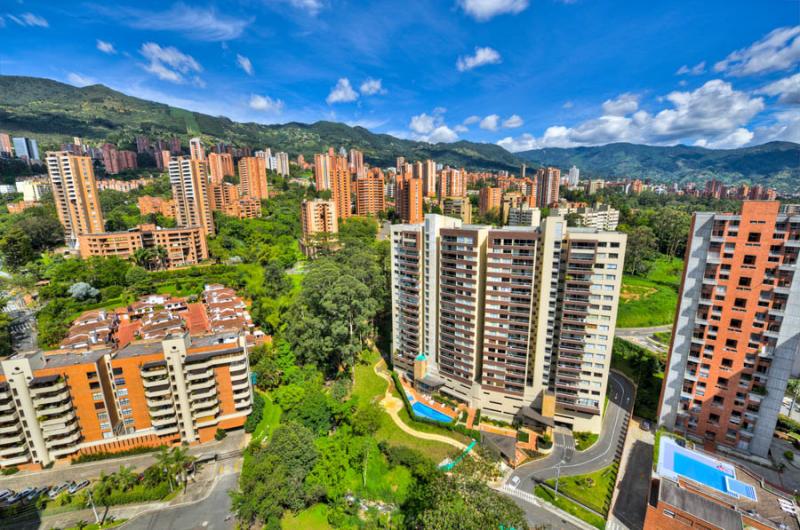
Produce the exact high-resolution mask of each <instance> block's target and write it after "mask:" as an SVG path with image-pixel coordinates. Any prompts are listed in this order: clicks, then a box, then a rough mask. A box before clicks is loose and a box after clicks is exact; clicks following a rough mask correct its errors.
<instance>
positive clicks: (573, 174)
mask: <svg viewBox="0 0 800 530" xmlns="http://www.w3.org/2000/svg"><path fill="white" fill-rule="evenodd" d="M580 180H581V170H580V169H578V168H577V167H576V166H572V167H571V168H569V176H568V177H567V184H568V185H569V187H570V188H574V187H576V186H577V185H578V182H580Z"/></svg>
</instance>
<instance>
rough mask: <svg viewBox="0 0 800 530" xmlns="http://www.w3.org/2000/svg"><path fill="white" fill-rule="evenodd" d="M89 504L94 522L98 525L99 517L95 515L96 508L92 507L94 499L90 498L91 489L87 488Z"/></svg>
mask: <svg viewBox="0 0 800 530" xmlns="http://www.w3.org/2000/svg"><path fill="white" fill-rule="evenodd" d="M89 504H90V505H91V506H92V513H93V514H94V522H95V523H97V526H100V517H99V516H98V515H97V509H96V508H95V507H94V499H93V498H92V490H89Z"/></svg>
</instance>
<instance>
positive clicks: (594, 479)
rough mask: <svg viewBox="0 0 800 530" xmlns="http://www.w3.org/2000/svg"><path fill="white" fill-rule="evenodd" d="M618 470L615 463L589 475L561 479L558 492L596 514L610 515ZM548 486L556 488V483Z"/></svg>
mask: <svg viewBox="0 0 800 530" xmlns="http://www.w3.org/2000/svg"><path fill="white" fill-rule="evenodd" d="M617 469H618V464H617V463H614V464H611V465H610V466H609V467H606V468H603V469H601V470H599V471H595V472H594V473H589V474H588V475H575V476H573V477H561V479H560V480H559V481H558V491H559V492H562V493H564V495H566V496H568V497H572V498H573V499H575V500H577V501H579V502H581V503H583V504H584V505H585V506H588V507H589V508H591V509H593V510H594V511H596V512H600V513H608V509H609V504H610V503H611V494H612V493H613V492H614V484H615V483H616V481H617ZM547 485H548V486H550V487H553V488H554V487H555V485H556V481H555V480H553V479H550V480H548V481H547Z"/></svg>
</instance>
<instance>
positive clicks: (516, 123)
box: [503, 114, 525, 129]
mask: <svg viewBox="0 0 800 530" xmlns="http://www.w3.org/2000/svg"><path fill="white" fill-rule="evenodd" d="M523 123H525V122H524V121H523V120H522V118H521V117H520V116H518V115H516V114H512V115H511V116H509V117H508V118H506V119H505V120H504V121H503V128H504V129H516V128H517V127H522V124H523Z"/></svg>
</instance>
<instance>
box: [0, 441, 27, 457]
mask: <svg viewBox="0 0 800 530" xmlns="http://www.w3.org/2000/svg"><path fill="white" fill-rule="evenodd" d="M21 454H26V455H27V454H28V446H27V445H25V444H17V445H14V446H11V447H3V448H0V457H4V458H5V457H13V456H18V455H21Z"/></svg>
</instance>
